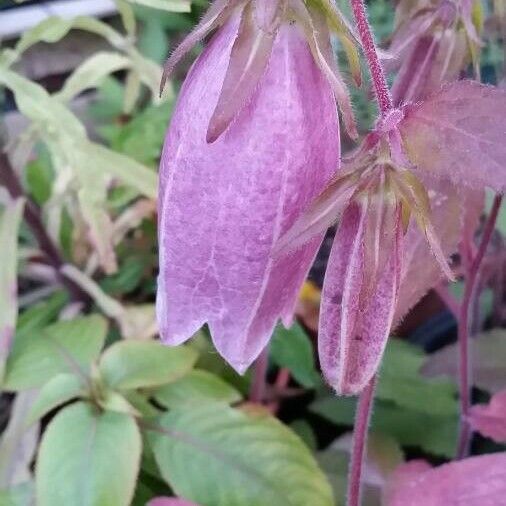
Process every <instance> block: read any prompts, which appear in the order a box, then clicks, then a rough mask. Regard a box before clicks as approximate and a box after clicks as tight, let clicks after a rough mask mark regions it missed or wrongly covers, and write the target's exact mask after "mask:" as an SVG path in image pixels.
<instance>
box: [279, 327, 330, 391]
mask: <svg viewBox="0 0 506 506" xmlns="http://www.w3.org/2000/svg"><path fill="white" fill-rule="evenodd" d="M270 357H271V358H272V360H273V361H274V362H275V363H276V364H277V365H278V366H280V367H287V368H288V369H290V372H291V373H292V374H293V376H294V378H295V379H296V380H297V381H298V382H299V383H300V384H301V385H303V386H305V387H307V388H311V387H314V386H316V385H318V384H319V383H320V382H321V380H320V375H319V374H318V372H317V371H316V369H315V360H314V355H313V346H312V344H311V341H310V339H309V337H308V336H307V334H306V333H305V332H304V329H303V328H302V327H301V326H300V325H299V324H298V323H295V324H293V325H292V327H290V328H289V329H285V328H284V327H283V326H282V325H278V326H277V327H276V329H275V331H274V335H273V337H272V341H271V347H270Z"/></svg>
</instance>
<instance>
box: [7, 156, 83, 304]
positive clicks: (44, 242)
mask: <svg viewBox="0 0 506 506" xmlns="http://www.w3.org/2000/svg"><path fill="white" fill-rule="evenodd" d="M0 184H2V185H3V186H4V187H5V188H6V189H7V191H8V192H9V194H10V195H11V197H12V198H19V197H23V198H24V199H25V200H26V203H25V207H24V219H25V221H26V223H27V225H28V226H29V227H30V229H31V231H32V234H33V236H34V237H35V239H36V240H37V242H38V244H39V248H40V249H41V251H42V252H43V253H44V255H45V257H46V259H47V261H48V262H49V264H50V265H51V266H52V267H53V268H54V269H55V271H56V275H57V276H58V279H59V281H60V282H61V283H62V285H63V286H65V288H67V290H68V292H69V293H70V296H71V297H72V299H73V300H75V301H79V302H85V303H87V302H89V297H88V295H87V294H86V293H85V292H83V290H81V288H80V287H79V286H77V285H76V284H75V283H74V282H73V281H71V280H68V279H66V278H65V276H62V274H61V273H60V268H61V267H62V266H63V264H64V261H63V258H62V256H61V254H60V251H59V250H58V247H57V246H56V244H55V243H54V242H53V240H52V239H51V237H49V235H48V233H47V232H46V229H45V227H44V224H43V222H42V220H41V218H40V217H41V210H40V208H39V206H38V205H37V204H36V203H35V202H34V201H33V200H31V199H30V198H29V197H27V196H26V195H25V193H24V190H23V187H22V186H21V183H20V181H19V179H18V176H17V175H16V173H15V171H14V168H13V167H12V165H11V163H10V161H9V158H8V157H7V154H6V153H4V152H2V151H1V147H0Z"/></svg>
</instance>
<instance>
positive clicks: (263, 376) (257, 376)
mask: <svg viewBox="0 0 506 506" xmlns="http://www.w3.org/2000/svg"><path fill="white" fill-rule="evenodd" d="M268 366H269V345H267V346H266V347H265V348H264V349H263V350H262V352H261V353H260V355H259V356H258V358H257V359H256V361H255V364H254V366H253V382H252V383H251V390H250V393H249V400H250V401H251V402H257V403H260V402H262V400H263V399H264V397H265V386H266V381H267V367H268Z"/></svg>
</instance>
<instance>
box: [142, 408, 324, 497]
mask: <svg viewBox="0 0 506 506" xmlns="http://www.w3.org/2000/svg"><path fill="white" fill-rule="evenodd" d="M148 439H149V441H150V444H151V446H152V448H153V450H154V453H155V457H156V460H157V463H158V465H159V467H160V471H161V473H162V476H163V477H164V478H165V479H166V480H167V482H168V483H169V484H170V485H171V487H172V488H173V489H174V491H175V492H176V494H178V495H180V496H182V497H185V498H187V499H190V500H193V501H195V502H197V503H198V504H201V505H203V506H241V505H244V506H265V505H266V504H275V505H276V506H299V505H300V506H307V505H308V504H310V505H311V506H330V505H332V503H333V502H332V492H331V490H330V486H329V484H328V482H327V480H326V478H325V476H324V474H323V473H322V471H321V470H320V469H319V467H318V465H317V464H316V461H315V460H314V458H313V456H312V455H311V453H310V451H309V450H308V448H307V447H306V445H304V443H302V441H301V440H300V439H299V438H298V437H297V436H296V435H295V434H294V433H293V432H292V431H290V430H289V429H288V428H287V427H286V426H284V425H283V424H281V423H280V422H279V421H278V420H276V419H275V418H273V417H271V416H269V415H265V414H256V415H254V414H252V413H246V412H244V411H240V410H237V409H232V408H230V407H228V406H226V405H225V404H214V405H213V404H208V405H206V406H201V407H192V408H188V409H178V410H174V411H171V412H169V413H167V414H164V415H162V416H161V417H160V419H159V422H158V425H157V427H156V428H154V430H151V431H150V432H149V437H148Z"/></svg>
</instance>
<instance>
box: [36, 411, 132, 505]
mask: <svg viewBox="0 0 506 506" xmlns="http://www.w3.org/2000/svg"><path fill="white" fill-rule="evenodd" d="M140 456H141V436H140V433H139V429H138V428H137V425H136V423H135V421H134V419H133V418H132V417H130V416H128V415H124V414H121V413H113V412H110V411H106V412H103V413H99V412H96V411H95V410H94V409H93V407H92V406H91V405H89V404H86V403H84V402H78V403H76V404H73V405H71V406H69V407H67V408H65V409H63V410H62V411H61V412H60V413H58V415H56V417H55V418H54V419H53V420H52V421H51V423H50V424H49V426H48V428H47V429H46V432H45V433H44V436H43V438H42V442H41V445H40V449H39V455H38V459H37V465H36V472H35V476H36V494H37V505H38V506H69V505H73V506H74V505H75V506H128V505H129V504H130V502H131V500H132V497H133V493H134V488H135V482H136V478H137V474H138V471H139V463H140Z"/></svg>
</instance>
